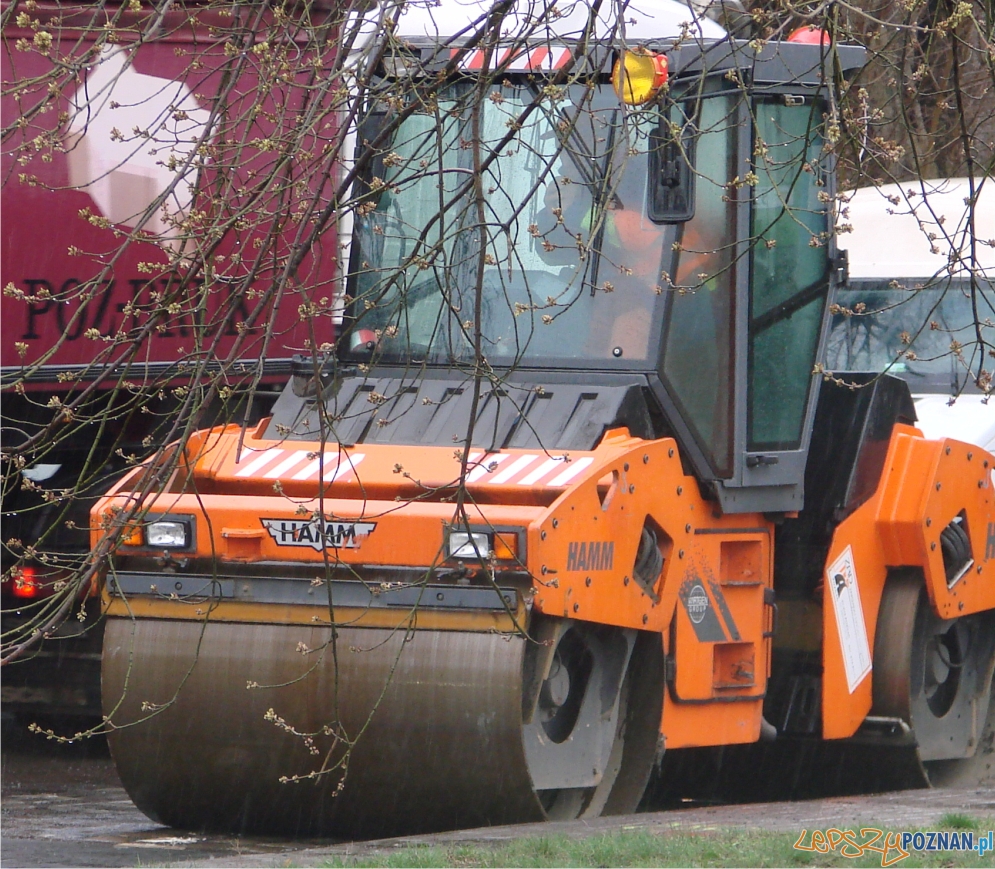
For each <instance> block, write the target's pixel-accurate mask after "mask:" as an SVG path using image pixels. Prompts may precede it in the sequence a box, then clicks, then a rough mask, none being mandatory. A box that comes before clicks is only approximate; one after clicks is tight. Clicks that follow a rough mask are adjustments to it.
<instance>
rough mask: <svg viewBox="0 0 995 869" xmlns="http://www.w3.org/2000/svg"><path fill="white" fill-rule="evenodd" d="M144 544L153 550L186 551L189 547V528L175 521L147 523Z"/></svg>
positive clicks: (183, 523)
mask: <svg viewBox="0 0 995 869" xmlns="http://www.w3.org/2000/svg"><path fill="white" fill-rule="evenodd" d="M145 542H146V544H147V545H148V546H151V547H153V548H155V549H186V548H187V547H188V546H189V545H190V526H189V525H188V524H187V523H186V522H177V521H175V520H159V521H156V522H149V524H148V525H146V526H145Z"/></svg>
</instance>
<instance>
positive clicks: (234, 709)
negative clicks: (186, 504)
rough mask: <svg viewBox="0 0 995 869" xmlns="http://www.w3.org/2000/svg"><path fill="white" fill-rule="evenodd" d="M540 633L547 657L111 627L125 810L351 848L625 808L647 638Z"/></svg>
mask: <svg viewBox="0 0 995 869" xmlns="http://www.w3.org/2000/svg"><path fill="white" fill-rule="evenodd" d="M554 633H556V637H555V642H554V644H553V645H552V647H550V646H549V645H543V644H537V643H535V642H533V641H527V640H525V639H524V638H522V637H519V636H510V635H502V634H497V633H472V632H462V631H429V630H415V631H410V632H407V633H405V632H404V631H403V630H386V629H378V628H339V629H337V631H336V632H335V636H334V641H333V635H332V632H331V630H330V629H328V628H322V627H308V626H295V625H272V624H228V623H208V624H203V623H199V622H191V621H181V620H160V619H139V620H136V621H132V620H128V619H123V618H112V619H109V620H108V624H107V629H106V633H105V639H104V654H103V697H104V714H105V715H107V716H109V717H110V719H111V721H112V722H113V725H114V726H115V729H114V730H113V731H112V732H111V734H110V736H109V742H110V747H111V752H112V755H113V757H114V761H115V763H116V765H117V768H118V772H119V774H120V776H121V780H122V782H123V783H124V786H125V788H126V790H127V791H128V793H129V795H130V796H131V798H132V799H133V800H134V802H135V804H136V805H137V806H138V807H139V808H140V809H141V810H142V811H143V812H144V813H145V814H147V815H148V816H149V817H150V818H152V819H153V820H156V821H159V822H161V823H164V824H167V825H170V826H174V827H180V828H185V829H192V830H218V831H227V832H231V833H237V834H245V833H250V832H251V833H280V834H291V835H309V836H336V837H346V838H353V837H372V836H387V835H400V834H407V833H414V832H429V831H438V830H445V829H454V828H457V827H471V826H483V825H493V824H504V823H521V822H528V821H538V820H542V819H544V818H546V817H548V816H551V815H552V816H555V817H576V816H581V815H584V814H597V813H601V812H610V811H616V812H620V811H631V810H632V809H634V808H635V805H636V803H637V802H638V800H639V797H640V795H641V794H642V790H643V788H644V786H645V783H646V779H647V777H648V775H649V772H650V769H651V767H652V764H653V762H654V749H655V745H656V738H657V731H658V727H659V721H660V718H659V715H660V706H661V704H662V693H661V692H662V688H661V687H660V686H662V676H661V671H662V661H661V660H660V659H662V654H661V653H660V651H659V646H660V644H659V637H652V636H650V635H635V632H628V633H626V632H618V631H614V630H613V629H606V628H595V627H587V626H584V625H573V624H571V623H567V626H566V629H564V627H563V625H561V626H560V627H559V629H558V630H557V631H555V632H554ZM654 640H655V642H654ZM564 643H566V645H565V646H564V645H563V644H564ZM550 649H551V651H552V654H549V652H550ZM540 653H541V655H540V657H541V660H540V661H539V663H538V664H536V661H535V656H536V655H539V654H540ZM578 660H579V663H578ZM523 671H524V672H527V673H528V674H529V683H528V684H529V686H531V687H530V689H529V690H528V691H526V690H525V689H524V688H523ZM537 672H538V676H537V675H536V673H537ZM616 673H617V677H616V675H615V674H616ZM535 686H538V688H539V694H540V695H541V696H540V698H539V699H538V701H537V700H536V697H535V692H534V691H533V690H532V688H534V687H535ZM612 692H614V694H613V696H612V697H610V696H609V694H610V693H612ZM526 707H528V710H527V711H525V709H526ZM564 709H565V712H564ZM564 715H565V717H564ZM525 718H528V719H529V723H525V721H524V719H525ZM571 718H572V719H573V720H572V721H570V720H568V719H571ZM557 719H559V720H558V721H557ZM551 721H552V722H554V724H553V725H552V726H550V725H549V722H551ZM544 724H545V725H546V726H545V727H544ZM557 728H559V729H557ZM550 730H552V732H553V734H554V736H555V740H554V739H551V738H550V736H549V732H548V731H550ZM557 740H558V741H557ZM580 762H583V763H584V764H585V767H584V769H580V768H579V767H576V764H577V763H580ZM534 778H535V779H536V781H535V782H534V781H533V779H534ZM536 784H538V785H539V786H538V787H537V786H536Z"/></svg>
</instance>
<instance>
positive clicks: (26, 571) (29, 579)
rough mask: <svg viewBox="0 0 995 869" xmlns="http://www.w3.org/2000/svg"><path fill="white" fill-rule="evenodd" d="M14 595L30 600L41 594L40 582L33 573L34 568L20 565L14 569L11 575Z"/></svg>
mask: <svg viewBox="0 0 995 869" xmlns="http://www.w3.org/2000/svg"><path fill="white" fill-rule="evenodd" d="M13 580H14V583H13V587H12V590H13V592H14V597H19V598H24V599H26V600H31V599H33V598H36V597H38V596H39V595H40V594H41V583H40V582H39V581H38V577H37V576H36V574H35V568H34V567H31V566H30V565H29V566H27V567H21V568H19V569H18V570H17V571H15V573H14V576H13Z"/></svg>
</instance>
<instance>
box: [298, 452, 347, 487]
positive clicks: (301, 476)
mask: <svg viewBox="0 0 995 869" xmlns="http://www.w3.org/2000/svg"><path fill="white" fill-rule="evenodd" d="M337 456H338V453H325V455H324V457H323V460H324V465H325V467H328V465H330V464H332V463H333V462H335V460H336V457H337ZM321 465H322V459H315V460H314V461H313V462H311V463H310V464H308V465H305V466H304V468H303V470H300V471H298V472H297V473H296V474H294V476H293V477H291V479H293V480H306V479H307V478H308V477H313V476H314V475H315V474H317V473H318V468H320V467H321Z"/></svg>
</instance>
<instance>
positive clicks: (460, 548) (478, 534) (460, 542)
mask: <svg viewBox="0 0 995 869" xmlns="http://www.w3.org/2000/svg"><path fill="white" fill-rule="evenodd" d="M491 540H492V537H491V535H490V534H487V533H485V532H483V531H473V532H471V533H469V534H468V533H467V532H466V531H453V532H452V533H450V535H449V557H450V558H473V559H478V560H479V559H484V558H487V556H488V555H489V554H490V552H491V550H492V549H493V546H492V545H491Z"/></svg>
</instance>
